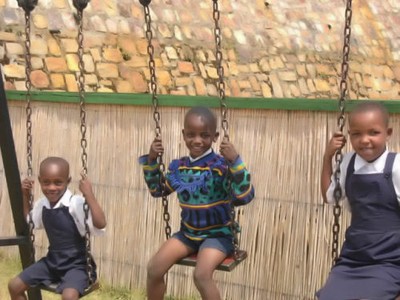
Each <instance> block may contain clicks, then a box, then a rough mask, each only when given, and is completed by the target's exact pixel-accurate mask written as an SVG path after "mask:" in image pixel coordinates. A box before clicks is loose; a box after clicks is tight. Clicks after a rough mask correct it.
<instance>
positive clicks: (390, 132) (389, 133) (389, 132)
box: [386, 127, 393, 139]
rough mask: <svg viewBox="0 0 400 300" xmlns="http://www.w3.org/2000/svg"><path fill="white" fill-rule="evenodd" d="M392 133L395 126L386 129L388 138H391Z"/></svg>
mask: <svg viewBox="0 0 400 300" xmlns="http://www.w3.org/2000/svg"><path fill="white" fill-rule="evenodd" d="M392 133H393V128H391V127H389V128H388V129H387V130H386V134H387V139H389V138H390V137H391V136H392Z"/></svg>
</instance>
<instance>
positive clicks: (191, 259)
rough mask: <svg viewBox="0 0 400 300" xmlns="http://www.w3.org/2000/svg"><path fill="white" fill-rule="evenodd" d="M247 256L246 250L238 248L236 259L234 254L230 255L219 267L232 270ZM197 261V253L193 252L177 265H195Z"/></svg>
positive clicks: (227, 270) (226, 270) (221, 269)
mask: <svg viewBox="0 0 400 300" xmlns="http://www.w3.org/2000/svg"><path fill="white" fill-rule="evenodd" d="M246 258H247V252H246V251H244V250H238V252H237V256H236V259H235V257H234V256H233V255H230V256H228V257H227V258H225V259H224V261H223V262H222V263H221V264H220V265H219V266H218V267H217V270H219V271H225V272H231V271H233V269H235V268H236V266H237V265H239V264H240V263H241V262H242V261H244V260H245V259H246ZM196 263H197V253H194V254H191V255H189V256H188V257H185V258H183V259H181V260H180V261H178V262H177V263H176V264H177V265H182V266H190V267H194V266H196Z"/></svg>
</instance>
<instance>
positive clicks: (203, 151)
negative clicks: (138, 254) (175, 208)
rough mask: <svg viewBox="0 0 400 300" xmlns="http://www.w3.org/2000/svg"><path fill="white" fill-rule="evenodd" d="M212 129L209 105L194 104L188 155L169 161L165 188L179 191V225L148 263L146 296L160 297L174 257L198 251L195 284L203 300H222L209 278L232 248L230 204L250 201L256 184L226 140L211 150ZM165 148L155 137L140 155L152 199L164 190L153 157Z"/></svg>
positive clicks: (188, 119) (186, 133)
mask: <svg viewBox="0 0 400 300" xmlns="http://www.w3.org/2000/svg"><path fill="white" fill-rule="evenodd" d="M216 128H217V119H216V117H215V115H214V114H213V113H212V112H211V111H210V110H209V109H208V108H204V107H195V108H192V109H190V110H189V111H188V112H187V113H186V115H185V120H184V129H183V130H182V134H183V139H184V141H185V144H186V147H187V148H188V150H189V156H185V157H182V158H180V159H177V160H173V161H172V162H171V164H170V165H169V168H168V172H167V174H166V185H165V186H166V191H164V193H166V194H170V193H172V192H174V191H176V192H177V193H178V199H179V204H180V206H181V209H182V212H181V228H180V230H179V231H178V232H176V233H175V234H174V235H173V236H172V238H171V239H169V240H167V241H166V242H165V243H164V244H163V245H162V246H161V248H160V249H159V250H158V252H157V253H156V254H155V255H154V256H153V257H152V258H151V260H150V262H149V264H148V269H147V272H148V275H147V296H148V299H149V300H156V299H163V296H164V293H165V289H166V286H165V283H164V275H165V274H166V273H167V272H168V270H169V269H170V268H171V267H172V266H173V265H174V264H175V263H176V262H177V261H179V260H181V259H182V258H185V257H186V256H188V255H190V254H191V253H195V252H197V253H198V255H197V265H196V268H195V270H194V282H195V285H196V287H197V289H198V290H199V292H200V294H201V297H202V299H209V300H218V299H221V296H220V293H219V290H218V288H217V286H216V284H215V283H214V281H213V278H212V277H213V273H214V271H215V269H216V268H217V267H218V265H219V264H220V263H221V262H222V261H223V260H224V259H225V258H226V257H227V256H228V255H230V254H232V253H233V250H234V249H233V248H234V247H233V242H232V239H233V235H232V231H231V222H232V220H231V217H230V211H231V205H235V206H238V205H244V204H247V203H249V202H250V201H251V200H252V199H253V198H254V188H253V186H252V184H251V182H250V174H249V172H248V171H247V169H246V167H245V165H244V163H243V162H242V160H241V158H240V156H239V154H238V153H237V151H236V150H235V148H234V146H233V145H232V144H231V143H230V142H229V141H227V140H224V141H222V143H221V146H220V153H221V155H222V156H221V155H218V154H216V153H215V152H214V151H213V149H212V148H211V146H212V144H213V143H214V142H216V140H217V138H218V136H219V134H218V132H217V131H216ZM163 152H164V148H163V145H162V141H161V140H160V139H155V140H154V141H153V143H152V144H151V147H150V152H149V154H148V155H145V156H142V157H140V159H139V160H140V163H141V164H142V166H143V171H144V176H145V181H146V183H147V185H148V188H149V190H150V193H151V195H152V196H153V197H161V196H162V193H163V191H162V189H161V186H160V176H161V172H160V168H159V165H158V163H157V156H158V155H159V154H162V153H163ZM228 177H230V179H228ZM229 182H231V184H229ZM229 185H230V186H229Z"/></svg>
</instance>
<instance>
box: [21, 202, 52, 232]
mask: <svg viewBox="0 0 400 300" xmlns="http://www.w3.org/2000/svg"><path fill="white" fill-rule="evenodd" d="M46 202H48V201H47V199H46V198H40V199H39V200H38V201H36V202H35V204H34V205H33V208H32V211H31V212H30V214H28V216H27V217H26V221H27V222H28V223H29V220H30V217H31V216H32V221H33V224H34V226H35V228H34V229H43V221H42V212H43V207H47V206H46Z"/></svg>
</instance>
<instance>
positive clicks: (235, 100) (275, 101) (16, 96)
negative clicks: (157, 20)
mask: <svg viewBox="0 0 400 300" xmlns="http://www.w3.org/2000/svg"><path fill="white" fill-rule="evenodd" d="M6 94H7V99H10V100H25V96H26V95H25V92H24V91H7V92H6ZM32 99H33V100H36V101H44V102H61V103H78V102H79V95H78V93H70V92H51V91H36V92H32ZM85 99H86V103H90V104H114V105H138V106H149V105H152V102H151V95H150V94H132V93H130V94H127V93H125V94H124V93H121V94H119V93H94V92H87V93H85ZM158 100H159V104H160V105H161V106H172V107H192V106H197V105H203V106H208V107H218V106H219V99H218V97H210V96H177V95H158ZM226 102H227V104H228V107H229V108H238V109H275V110H309V111H338V102H337V99H306V98H239V97H227V98H226ZM357 102H358V100H348V101H347V103H346V109H351V107H352V106H354V104H356V103H357ZM382 102H383V103H384V104H385V106H386V107H387V108H388V110H389V112H391V113H400V99H399V100H385V101H382Z"/></svg>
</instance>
